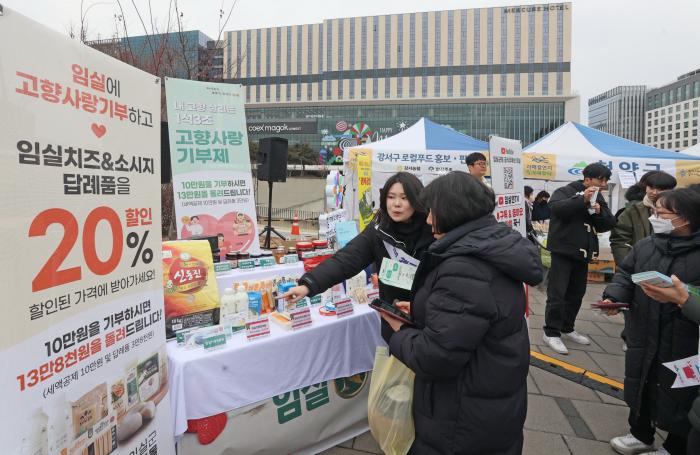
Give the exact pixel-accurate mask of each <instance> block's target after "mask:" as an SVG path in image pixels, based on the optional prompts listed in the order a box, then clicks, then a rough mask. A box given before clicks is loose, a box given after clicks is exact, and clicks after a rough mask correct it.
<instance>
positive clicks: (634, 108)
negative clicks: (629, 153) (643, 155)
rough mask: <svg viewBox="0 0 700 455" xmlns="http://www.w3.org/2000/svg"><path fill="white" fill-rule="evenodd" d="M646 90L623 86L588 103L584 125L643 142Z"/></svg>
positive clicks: (633, 86) (641, 87)
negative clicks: (586, 121)
mask: <svg viewBox="0 0 700 455" xmlns="http://www.w3.org/2000/svg"><path fill="white" fill-rule="evenodd" d="M645 95H646V87H645V86H643V85H623V86H619V87H615V88H614V89H612V90H608V91H607V92H605V93H601V94H600V95H598V96H595V97H593V98H590V99H589V100H588V126H590V127H591V128H595V129H598V130H601V131H605V132H606V133H610V134H614V135H615V136H620V137H624V138H626V139H629V140H631V141H635V142H639V143H640V144H643V143H644V107H645V103H646V97H645Z"/></svg>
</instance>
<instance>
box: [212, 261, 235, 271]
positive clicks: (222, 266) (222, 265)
mask: <svg viewBox="0 0 700 455" xmlns="http://www.w3.org/2000/svg"><path fill="white" fill-rule="evenodd" d="M230 271H231V263H230V262H228V261H225V262H217V263H216V264H214V272H216V273H226V272H230Z"/></svg>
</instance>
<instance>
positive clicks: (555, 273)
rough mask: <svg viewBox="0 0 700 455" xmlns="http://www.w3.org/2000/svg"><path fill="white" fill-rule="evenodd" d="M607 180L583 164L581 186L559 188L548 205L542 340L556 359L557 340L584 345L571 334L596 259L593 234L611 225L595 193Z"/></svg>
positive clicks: (606, 172) (605, 172) (599, 169)
mask: <svg viewBox="0 0 700 455" xmlns="http://www.w3.org/2000/svg"><path fill="white" fill-rule="evenodd" d="M610 175H611V172H610V169H608V168H607V167H606V166H604V165H603V164H600V163H594V164H589V165H588V166H586V168H585V169H584V170H583V180H582V181H581V180H579V181H576V182H572V183H570V184H568V185H566V186H565V187H562V188H559V189H558V190H556V191H555V192H554V194H552V197H551V199H550V200H549V207H550V209H551V211H552V218H551V220H550V222H549V236H548V238H547V248H548V249H549V250H550V251H551V253H552V267H551V268H550V271H549V284H548V286H547V306H546V308H545V325H544V335H543V339H544V342H545V343H546V344H547V345H548V346H549V347H551V348H552V349H553V350H555V351H556V352H558V353H560V354H568V352H569V351H568V349H567V348H566V346H565V345H564V343H563V342H562V337H563V338H565V339H568V340H571V341H573V342H575V343H579V344H590V340H589V339H588V338H587V337H585V336H583V335H581V334H579V333H577V332H576V331H575V330H574V323H575V322H576V316H577V315H578V311H579V309H580V308H581V302H582V300H583V295H584V294H585V293H586V283H587V280H588V263H589V262H590V261H591V260H593V259H596V258H597V256H598V233H599V232H606V231H609V230H610V229H612V228H613V226H615V217H614V216H613V214H612V213H611V212H610V209H609V208H608V205H607V203H606V202H605V199H604V198H603V196H602V195H601V194H600V190H601V189H604V188H606V186H607V184H608V180H609V179H610Z"/></svg>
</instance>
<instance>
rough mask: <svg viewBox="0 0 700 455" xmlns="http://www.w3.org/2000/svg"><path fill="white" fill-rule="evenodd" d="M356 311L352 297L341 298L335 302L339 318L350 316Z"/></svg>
mask: <svg viewBox="0 0 700 455" xmlns="http://www.w3.org/2000/svg"><path fill="white" fill-rule="evenodd" d="M354 312H355V308H354V307H353V305H352V299H341V300H338V301H337V302H335V314H336V315H337V316H338V318H344V317H345V316H350V315H351V314H353V313H354Z"/></svg>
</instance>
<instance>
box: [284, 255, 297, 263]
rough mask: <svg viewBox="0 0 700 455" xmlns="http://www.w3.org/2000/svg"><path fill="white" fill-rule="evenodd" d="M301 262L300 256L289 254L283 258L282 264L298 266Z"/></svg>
mask: <svg viewBox="0 0 700 455" xmlns="http://www.w3.org/2000/svg"><path fill="white" fill-rule="evenodd" d="M297 262H299V256H298V255H296V254H287V255H285V256H284V257H282V264H296V263H297Z"/></svg>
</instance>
